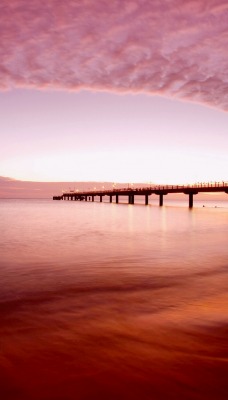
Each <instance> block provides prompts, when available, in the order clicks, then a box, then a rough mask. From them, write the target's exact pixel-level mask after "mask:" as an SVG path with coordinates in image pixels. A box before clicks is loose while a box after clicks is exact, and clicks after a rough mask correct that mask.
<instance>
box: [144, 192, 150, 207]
mask: <svg viewBox="0 0 228 400" xmlns="http://www.w3.org/2000/svg"><path fill="white" fill-rule="evenodd" d="M148 199H149V196H148V194H145V205H146V206H147V205H148Z"/></svg>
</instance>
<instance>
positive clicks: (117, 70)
mask: <svg viewBox="0 0 228 400" xmlns="http://www.w3.org/2000/svg"><path fill="white" fill-rule="evenodd" d="M0 15H1V20H0V38H1V40H0V88H1V89H7V88H11V87H33V88H34V87H35V88H52V89H53V88H56V89H59V88H61V89H69V90H80V89H90V90H107V91H115V92H144V93H151V94H159V95H164V96H174V97H177V98H184V99H188V100H191V101H196V102H202V103H206V104H209V105H212V106H215V107H219V108H221V109H225V110H228V73H227V71H228V3H227V0H162V1H161V0H111V1H110V0H65V1H59V0H45V1H44V0H29V1H28V0H1V2H0Z"/></svg>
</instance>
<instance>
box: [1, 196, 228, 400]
mask: <svg viewBox="0 0 228 400" xmlns="http://www.w3.org/2000/svg"><path fill="white" fill-rule="evenodd" d="M227 223H228V209H227V208H226V207H217V208H214V207H205V208H202V206H201V207H198V208H197V207H196V208H194V209H193V210H189V209H188V208H187V207H175V206H174V207H166V206H165V207H158V206H156V205H149V206H143V205H127V204H119V205H117V204H108V203H102V204H100V203H92V202H91V203H89V202H87V203H85V202H67V201H65V202H64V201H60V202H57V201H55V202H53V201H51V200H0V224H1V225H0V229H1V232H0V233H1V235H0V254H1V258H0V346H1V347H0V397H1V398H3V399H15V400H16V399H18V400H19V399H20V400H21V399H23V400H27V399H28V400H31V399H34V400H35V399H37V400H43V399H45V400H54V399H56V400H57V399H58V400H60V399H61V400H71V399H78V400H81V399H115V400H116V399H142V400H144V399H155V400H156V399H167V398H168V399H227V394H228V384H227V373H228V348H227V334H228V295H227V283H228V279H227V278H228V274H227V271H228V268H227V267H228V266H227V259H228V246H227V242H228V240H227V239H228V224H227Z"/></svg>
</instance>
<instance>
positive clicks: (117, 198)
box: [116, 194, 119, 204]
mask: <svg viewBox="0 0 228 400" xmlns="http://www.w3.org/2000/svg"><path fill="white" fill-rule="evenodd" d="M118 203H119V195H118V194H116V204H118Z"/></svg>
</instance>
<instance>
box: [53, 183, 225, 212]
mask: <svg viewBox="0 0 228 400" xmlns="http://www.w3.org/2000/svg"><path fill="white" fill-rule="evenodd" d="M203 192H204V193H208V192H210V193H215V192H224V193H227V194H228V182H213V183H199V184H195V185H151V186H149V187H141V188H123V189H117V188H115V187H114V188H113V189H110V190H85V191H78V190H76V191H75V190H73V191H71V190H70V191H66V192H63V194H62V195H61V196H53V200H74V201H76V200H79V201H94V199H95V197H97V196H98V197H99V199H100V202H102V200H103V197H104V196H108V197H109V201H110V203H112V201H113V199H114V201H115V202H116V203H119V197H120V196H127V197H128V203H129V204H134V202H135V196H144V197H145V204H146V205H147V204H148V203H149V196H151V195H152V194H155V195H157V196H159V205H160V206H162V205H163V200H164V196H165V195H167V194H170V193H183V194H185V195H188V197H189V208H192V207H193V196H194V195H196V194H198V193H203Z"/></svg>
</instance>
